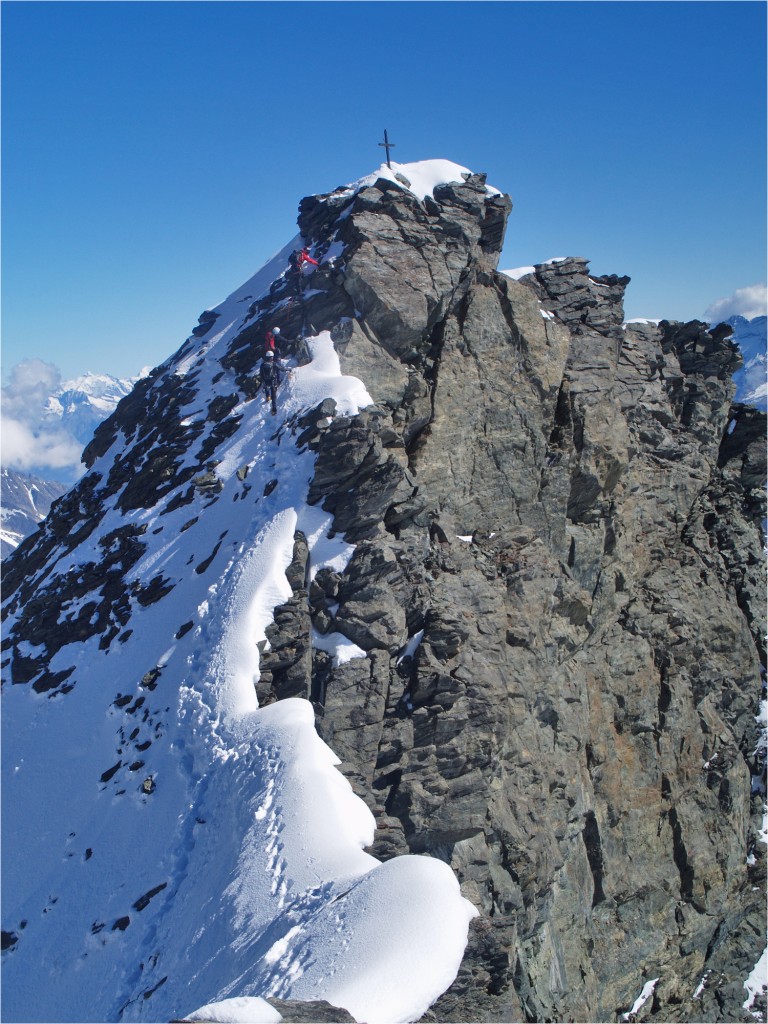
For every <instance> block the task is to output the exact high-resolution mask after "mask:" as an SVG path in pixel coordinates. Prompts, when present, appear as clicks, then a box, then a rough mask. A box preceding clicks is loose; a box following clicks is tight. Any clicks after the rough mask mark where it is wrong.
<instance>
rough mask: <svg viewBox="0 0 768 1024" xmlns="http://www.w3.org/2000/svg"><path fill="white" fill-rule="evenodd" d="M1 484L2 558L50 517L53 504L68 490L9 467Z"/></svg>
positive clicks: (0, 522)
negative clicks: (49, 510)
mask: <svg viewBox="0 0 768 1024" xmlns="http://www.w3.org/2000/svg"><path fill="white" fill-rule="evenodd" d="M0 482H1V484H2V498H3V502H2V508H0V557H2V558H5V556H6V555H10V553H11V552H12V551H13V549H14V548H16V547H18V545H19V544H21V542H22V541H23V540H24V538H25V537H26V536H28V535H29V534H30V533H31V532H32V531H33V530H34V528H35V527H36V526H37V524H38V523H39V522H40V521H41V520H42V519H44V518H45V517H46V515H47V514H48V509H49V508H50V507H51V502H52V501H54V500H55V499H56V498H58V497H60V495H62V494H64V492H65V491H66V490H67V487H66V485H65V484H60V483H57V482H56V481H55V480H41V479H40V478H39V477H36V476H29V475H28V474H25V473H19V472H17V471H16V470H15V469H6V468H5V467H3V470H2V477H1V478H0Z"/></svg>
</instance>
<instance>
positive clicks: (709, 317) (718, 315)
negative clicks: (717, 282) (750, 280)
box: [704, 284, 768, 324]
mask: <svg viewBox="0 0 768 1024" xmlns="http://www.w3.org/2000/svg"><path fill="white" fill-rule="evenodd" d="M767 306H768V288H766V286H765V285H764V284H751V285H748V286H747V287H746V288H737V289H736V291H735V292H734V293H733V294H732V295H728V296H727V297H726V298H724V299H717V301H716V302H713V303H712V305H711V306H709V307H708V308H707V310H706V312H705V313H704V319H705V320H706V321H707V322H708V323H710V324H719V323H721V321H723V320H729V319H730V318H731V317H732V316H743V317H744V318H745V319H746V320H754V318H755V317H756V316H765V315H766V307H767Z"/></svg>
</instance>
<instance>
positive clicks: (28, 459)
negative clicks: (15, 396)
mask: <svg viewBox="0 0 768 1024" xmlns="http://www.w3.org/2000/svg"><path fill="white" fill-rule="evenodd" d="M1 429H2V435H1V438H0V440H1V442H2V444H1V447H2V463H3V465H4V466H8V467H10V468H12V469H19V470H25V471H31V470H40V469H41V468H43V467H46V468H49V469H68V470H72V471H76V470H77V469H78V467H79V465H80V452H81V450H82V446H81V445H80V443H79V442H78V441H76V440H75V438H74V437H72V435H71V434H68V433H67V432H66V431H65V430H60V429H59V430H56V429H55V428H53V429H51V428H49V429H45V428H43V429H42V430H37V431H35V430H33V429H31V428H30V427H29V426H28V425H27V424H25V423H21V422H19V420H15V419H13V418H12V417H10V416H3V417H2V427H1Z"/></svg>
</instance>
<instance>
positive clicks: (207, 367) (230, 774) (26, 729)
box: [2, 168, 475, 1024]
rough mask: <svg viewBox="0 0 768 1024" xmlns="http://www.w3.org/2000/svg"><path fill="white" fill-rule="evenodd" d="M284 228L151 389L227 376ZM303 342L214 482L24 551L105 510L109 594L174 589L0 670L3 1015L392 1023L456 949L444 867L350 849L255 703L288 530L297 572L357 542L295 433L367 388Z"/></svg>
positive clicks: (85, 547) (352, 820) (363, 829)
mask: <svg viewBox="0 0 768 1024" xmlns="http://www.w3.org/2000/svg"><path fill="white" fill-rule="evenodd" d="M423 170H424V175H425V176H427V177H428V176H429V175H430V174H432V177H434V173H432V171H431V170H430V169H429V168H424V169H423ZM295 242H296V240H295V239H294V240H292V242H291V243H289V245H288V246H286V248H285V249H284V250H282V251H281V252H280V253H278V254H277V255H276V256H275V257H274V258H273V260H271V261H270V262H269V263H268V264H267V266H266V267H265V268H264V269H263V270H262V271H260V272H259V273H258V274H256V275H255V276H254V277H253V278H252V279H251V280H250V281H248V282H246V284H245V285H244V286H243V287H242V288H240V289H238V290H237V291H236V292H234V293H233V294H232V295H231V296H230V297H229V298H228V299H226V300H225V301H224V302H223V303H222V304H221V305H220V306H218V307H217V308H216V309H215V310H213V313H215V314H216V322H215V326H214V327H213V328H212V329H211V330H210V331H209V332H208V333H207V334H206V335H204V336H203V337H202V338H199V337H195V336H194V335H193V336H192V337H191V338H190V339H188V341H187V342H186V343H185V345H184V346H182V349H180V350H179V352H178V353H177V354H176V355H175V356H174V357H172V358H171V359H170V360H168V362H167V363H166V364H165V365H164V367H162V368H161V373H160V374H159V375H158V376H157V378H155V380H154V382H153V386H157V384H158V382H159V381H160V380H162V379H163V376H164V375H167V374H174V375H176V376H177V377H181V378H185V377H186V378H188V379H190V380H194V381H195V384H196V386H197V388H198V390H197V392H196V393H193V399H192V400H191V402H190V405H189V407H188V408H185V409H184V415H185V417H186V419H187V421H189V422H195V421H204V420H205V417H206V406H207V404H208V401H209V399H211V398H213V397H214V396H215V395H217V394H219V395H225V394H227V393H231V389H232V382H231V379H228V375H226V374H222V372H221V365H220V363H219V362H218V359H217V357H218V356H220V355H222V354H223V353H224V352H225V351H226V347H227V345H228V343H229V342H230V341H231V339H232V338H233V337H234V336H236V335H237V333H238V332H239V330H240V328H241V326H242V324H243V322H244V318H245V316H246V312H247V307H248V304H249V303H250V302H251V301H252V300H253V299H254V298H258V297H259V296H260V295H263V294H264V293H265V292H266V291H268V289H269V285H270V284H271V282H272V281H273V280H274V279H275V278H276V277H277V276H278V275H279V274H280V273H281V272H282V271H283V270H284V269H285V265H286V260H287V255H288V253H289V252H290V251H291V249H292V248H293V247H294V245H295ZM308 346H309V350H310V353H311V356H312V359H311V362H310V363H309V364H308V365H305V366H295V365H292V366H291V367H290V368H291V369H292V373H291V376H290V378H289V380H288V381H287V382H286V384H285V385H284V386H283V389H282V390H281V394H280V398H279V409H278V415H277V416H276V417H272V416H271V415H269V411H268V408H267V406H266V405H265V404H263V403H262V402H261V401H259V400H253V401H243V402H241V403H240V404H239V405H238V406H236V407H235V408H234V409H233V410H232V411H231V413H230V415H231V416H232V417H233V418H234V419H235V420H237V429H236V431H235V432H234V433H233V434H232V435H231V436H230V437H229V438H228V439H227V440H226V442H225V443H223V444H222V445H221V446H220V447H219V448H218V449H217V451H216V454H217V459H218V460H219V462H218V465H217V466H216V469H215V472H216V475H217V477H218V481H219V483H220V486H221V490H220V492H219V493H218V494H217V495H215V496H213V497H212V496H211V494H210V493H203V492H196V493H195V496H194V499H192V500H191V503H189V504H185V505H181V506H174V504H173V502H172V501H170V500H169V497H170V496H169V495H166V496H165V497H162V498H160V499H159V500H158V501H157V504H156V505H155V507H153V508H151V509H145V508H139V509H132V510H131V511H129V512H121V511H120V510H119V509H118V508H117V507H116V504H117V499H118V495H112V496H111V497H107V498H105V499H104V500H105V506H104V514H103V518H102V521H101V522H100V523H99V525H98V528H97V529H96V530H95V531H94V532H93V533H91V534H90V535H89V536H88V537H87V538H86V539H85V540H83V541H82V543H81V544H80V545H79V546H78V547H76V548H75V549H74V550H72V551H70V552H68V553H67V552H66V549H65V548H64V547H60V548H59V549H58V554H56V555H55V557H54V559H53V560H54V561H56V564H55V566H53V567H52V566H50V565H49V566H47V567H46V568H45V569H44V570H42V572H43V573H49V572H56V573H65V572H70V571H71V572H73V573H77V572H81V573H83V574H84V573H87V571H88V565H89V564H90V563H92V562H93V561H94V560H96V559H98V558H100V557H103V552H104V545H102V544H100V542H101V541H102V540H104V541H105V544H106V543H109V541H107V540H105V538H107V537H108V535H109V534H111V533H112V531H114V530H116V529H118V528H121V527H124V526H132V527H136V526H140V527H146V531H145V533H144V534H143V538H142V539H143V542H146V548H145V550H144V551H143V553H142V555H141V558H140V559H139V561H138V562H137V563H136V564H135V565H133V566H132V567H131V568H130V570H129V571H128V575H127V576H126V579H125V586H126V588H127V591H126V592H129V588H130V584H131V582H132V581H133V580H140V581H142V583H145V582H146V581H149V580H161V581H162V583H163V586H164V587H165V588H170V589H169V590H168V592H167V593H166V594H165V596H164V597H163V598H162V600H159V601H150V600H147V601H145V602H144V603H142V602H141V601H137V600H135V599H134V598H133V597H132V598H131V599H130V613H131V614H130V622H129V625H130V628H129V629H126V630H125V631H124V632H123V633H122V635H121V636H120V638H119V641H118V642H114V643H112V644H111V645H110V646H109V647H108V648H107V649H106V650H102V649H101V648H100V646H99V639H100V638H99V636H98V635H96V636H93V637H91V638H90V639H88V640H85V641H77V640H76V638H75V637H74V636H73V640H72V642H71V643H67V644H65V645H64V646H63V647H61V649H60V650H59V651H58V653H57V654H56V655H55V657H54V658H53V661H52V665H51V668H52V669H53V670H55V671H59V670H68V669H72V674H71V676H70V677H69V679H68V681H67V685H66V686H65V687H62V688H60V689H57V690H55V691H52V692H49V693H45V692H44V693H36V692H35V691H34V689H33V688H32V687H31V686H29V685H26V686H13V687H10V688H8V687H6V689H5V691H4V713H3V721H2V727H3V744H2V762H3V763H2V774H3V803H2V815H3V821H2V824H3V829H2V838H3V846H4V871H3V878H2V884H3V902H2V912H3V930H4V933H5V934H4V946H7V947H8V948H7V949H6V951H5V952H4V953H3V1019H4V1020H7V1021H32V1020H34V1021H114V1020H161V1021H162V1020H172V1019H174V1018H178V1017H182V1016H184V1015H187V1014H189V1013H191V1012H192V1011H194V1010H195V1009H196V1008H199V1007H203V1006H205V1005H207V1004H212V1003H215V1004H217V1007H218V1009H217V1010H216V1011H215V1012H216V1013H218V1014H223V1016H220V1018H219V1019H224V1017H227V1018H228V1019H236V1020H237V1019H240V1020H248V1019H250V1017H249V1014H250V1013H251V1011H252V1009H253V1007H254V1005H257V1004H254V1003H253V1002H252V1000H253V999H255V998H257V997H263V996H266V995H275V996H280V997H283V998H300V999H310V998H311V999H327V1000H329V1001H330V1002H331V1003H334V1004H336V1005H340V1006H343V1007H345V1008H347V1009H348V1010H349V1011H350V1012H351V1013H352V1014H353V1015H354V1016H355V1017H356V1018H357V1019H358V1020H365V1021H368V1022H370V1024H376V1022H385V1021H386V1022H397V1021H408V1020H413V1019H416V1018H417V1017H418V1016H420V1015H421V1014H422V1013H423V1012H424V1011H425V1010H426V1009H427V1007H428V1006H429V1005H430V1003H431V1002H432V1001H434V999H435V998H437V996H438V995H439V994H440V993H441V992H443V991H444V990H445V989H446V988H447V987H448V985H450V983H451V982H452V980H453V978H454V977H455V975H456V972H457V971H458V967H459V964H460V961H461V957H462V955H463V951H464V947H465V945H466V939H467V928H468V923H469V921H470V919H471V918H472V917H473V916H474V915H475V911H474V909H473V907H472V906H471V904H470V903H468V902H467V901H466V900H465V899H463V897H462V896H461V894H460V891H459V886H458V883H457V881H456V879H455V877H454V875H453V874H452V872H451V870H450V869H449V868H448V867H447V865H445V864H444V863H442V862H441V861H438V860H436V859H433V858H429V857H414V856H405V857H399V858H395V859H394V860H391V861H387V862H386V863H383V864H382V863H379V862H378V861H376V860H375V859H374V858H373V857H371V856H370V855H368V854H367V853H365V852H364V847H365V846H366V845H368V844H370V842H371V841H372V839H373V830H374V820H373V818H372V816H371V814H370V812H369V811H368V809H367V807H366V805H365V804H364V803H363V801H362V800H361V799H360V798H359V797H357V796H356V795H355V794H354V793H353V792H352V789H351V787H350V785H349V783H348V782H347V781H346V780H345V779H344V777H343V776H342V775H341V774H340V773H339V772H338V771H337V769H336V764H337V759H336V757H335V755H334V754H333V753H332V751H331V750H330V749H329V748H328V747H327V746H326V745H325V744H324V743H323V742H322V741H321V740H320V739H319V737H318V736H317V734H316V732H315V729H314V720H313V711H312V707H311V705H310V704H309V702H307V701H303V700H298V699H293V700H286V701H282V702H278V703H276V704H272V705H269V706H268V707H265V708H258V707H257V703H256V697H255V691H254V687H253V682H254V680H255V679H257V678H258V673H259V648H258V646H257V645H258V644H259V642H260V641H263V640H264V639H265V630H266V627H267V625H268V624H269V622H270V621H271V619H272V616H273V610H274V608H275V606H276V605H278V604H279V603H281V602H282V601H284V600H285V599H286V598H287V597H288V596H289V595H290V594H291V590H290V586H289V584H288V582H287V579H286V576H285V569H286V567H287V566H288V564H289V562H290V560H291V557H292V549H293V537H294V531H295V530H296V529H301V530H302V531H303V532H304V533H305V534H306V536H307V538H308V542H309V547H310V560H311V571H312V572H313V573H314V572H317V571H318V569H320V568H321V567H322V566H325V565H334V566H343V565H345V564H346V561H347V560H348V559H349V558H350V557H351V554H352V550H353V549H352V548H351V547H350V545H348V544H345V543H344V542H343V541H342V540H341V539H340V538H330V537H329V536H328V534H329V528H330V525H331V517H330V516H329V515H328V514H327V513H324V512H323V511H322V510H320V509H318V508H314V507H310V506H309V505H308V504H307V490H308V483H309V480H310V479H311V477H312V473H313V460H314V455H313V454H312V452H311V451H308V450H306V449H302V450H299V449H298V448H297V447H296V444H295V442H294V436H295V434H296V433H297V432H298V428H297V426H296V419H297V416H298V415H299V414H301V413H302V412H303V411H307V410H309V409H311V408H313V407H314V406H316V405H317V403H318V402H319V401H321V400H322V399H324V398H326V397H333V398H334V399H335V400H336V402H337V413H338V414H352V413H354V412H355V411H356V410H357V409H358V408H360V407H363V406H365V405H367V404H369V403H370V398H369V396H368V394H367V392H366V390H365V387H364V385H363V383H362V382H361V381H359V380H357V379H355V378H350V377H344V376H342V375H341V373H340V369H339V362H338V358H337V356H336V353H335V352H334V350H333V344H332V342H331V338H330V335H329V334H328V333H327V332H326V333H322V334H320V335H318V336H316V337H313V338H309V339H308ZM131 443H132V442H131V439H127V438H126V437H125V436H124V435H123V434H122V433H119V434H118V436H117V437H116V439H115V441H114V442H113V444H112V447H111V449H110V450H109V451H108V452H106V453H105V454H104V455H102V456H101V458H100V459H98V460H97V462H96V463H95V464H94V466H93V467H92V470H91V473H93V474H95V473H101V474H103V477H106V475H107V474H108V472H109V469H110V467H111V466H112V465H113V464H115V461H116V460H117V459H119V457H120V455H121V454H124V452H125V451H126V450H127V448H128V446H129V445H130V444H131ZM41 578H42V576H41ZM85 601H86V598H83V599H79V600H78V601H73V602H72V603H71V605H69V606H67V605H66V604H65V605H64V606H63V607H62V608H61V609H60V615H59V620H60V621H61V622H66V621H74V619H75V617H76V616H77V615H78V614H79V613H80V612H81V611H82V608H83V604H84V602H85ZM11 621H12V617H11V620H9V623H8V624H7V625H10V623H11ZM327 640H328V638H326V641H327ZM330 642H331V644H333V643H334V641H333V640H331V641H330ZM342 646H343V645H339V651H340V656H344V657H349V656H358V657H359V656H364V655H363V652H361V651H359V649H354V650H351V651H350V650H346V651H342V650H341V648H342ZM28 653H29V654H30V655H34V654H35V653H36V652H35V651H32V650H30V651H29V652H28ZM222 1005H223V1008H222ZM208 1019H210V1018H208Z"/></svg>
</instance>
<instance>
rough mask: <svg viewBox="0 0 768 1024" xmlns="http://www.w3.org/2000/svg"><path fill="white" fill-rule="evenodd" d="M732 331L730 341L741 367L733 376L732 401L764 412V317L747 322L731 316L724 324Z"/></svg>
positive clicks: (767, 391)
mask: <svg viewBox="0 0 768 1024" xmlns="http://www.w3.org/2000/svg"><path fill="white" fill-rule="evenodd" d="M726 323H729V324H730V325H731V327H733V340H734V341H735V342H736V344H737V345H738V346H739V348H740V349H741V355H742V358H743V359H744V366H743V367H742V369H741V370H737V372H736V373H735V374H734V375H733V379H734V380H735V381H736V401H738V402H745V403H746V404H747V405H756V406H757V407H758V409H762V410H763V411H765V409H766V396H767V395H768V380H767V379H766V372H767V371H768V367H767V366H766V347H768V345H767V342H766V317H764V316H756V317H755V318H754V319H753V320H747V319H745V318H744V317H743V316H732V317H731V318H730V319H729V320H726Z"/></svg>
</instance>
